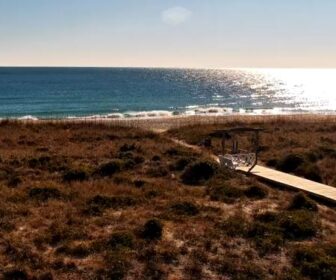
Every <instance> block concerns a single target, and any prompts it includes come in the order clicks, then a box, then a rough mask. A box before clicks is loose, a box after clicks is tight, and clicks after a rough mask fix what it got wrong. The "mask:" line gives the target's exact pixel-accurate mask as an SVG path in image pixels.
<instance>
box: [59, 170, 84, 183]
mask: <svg viewBox="0 0 336 280" xmlns="http://www.w3.org/2000/svg"><path fill="white" fill-rule="evenodd" d="M87 179H88V174H87V173H86V171H84V170H68V171H67V172H66V173H64V174H63V181H64V182H68V183H70V182H73V181H84V180H87Z"/></svg>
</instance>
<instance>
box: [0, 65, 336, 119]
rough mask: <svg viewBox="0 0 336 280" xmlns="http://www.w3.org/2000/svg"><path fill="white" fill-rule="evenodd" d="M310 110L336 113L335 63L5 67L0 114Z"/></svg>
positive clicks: (53, 115)
mask: <svg viewBox="0 0 336 280" xmlns="http://www.w3.org/2000/svg"><path fill="white" fill-rule="evenodd" d="M310 112H314V113H322V114H326V113H335V112H336V69H221V70H209V69H147V68H29V67H26V68H6V67H2V68H0V118H76V117H91V118H95V117H99V118H127V117H139V118H142V117H147V118H148V117H165V116H170V115H202V114H209V115H225V114H288V113H310Z"/></svg>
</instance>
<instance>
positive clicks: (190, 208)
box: [170, 202, 199, 216]
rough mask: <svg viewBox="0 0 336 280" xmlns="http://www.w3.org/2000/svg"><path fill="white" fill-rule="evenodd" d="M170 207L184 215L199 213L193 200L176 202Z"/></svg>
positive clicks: (178, 213) (175, 212)
mask: <svg viewBox="0 0 336 280" xmlns="http://www.w3.org/2000/svg"><path fill="white" fill-rule="evenodd" d="M170 209H171V211H172V212H173V213H174V214H176V215H182V216H196V215H197V214H198V213H199V209H198V207H197V206H196V205H195V204H193V203H191V202H179V203H175V204H173V205H172V206H171V207H170Z"/></svg>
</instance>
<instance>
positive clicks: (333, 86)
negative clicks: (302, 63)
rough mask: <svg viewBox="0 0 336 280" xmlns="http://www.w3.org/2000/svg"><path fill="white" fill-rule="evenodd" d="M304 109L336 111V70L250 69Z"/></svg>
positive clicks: (268, 84)
mask: <svg viewBox="0 0 336 280" xmlns="http://www.w3.org/2000/svg"><path fill="white" fill-rule="evenodd" d="M245 71H248V72H250V73H253V74H255V75H261V76H262V77H263V80H264V83H266V85H267V86H268V87H270V86H274V87H275V88H274V89H275V91H277V92H278V93H279V92H281V93H282V94H284V95H287V96H288V98H289V99H290V100H291V102H292V103H296V104H300V105H299V106H300V107H301V106H302V109H306V110H317V111H322V112H323V111H335V110H336V69H249V70H245Z"/></svg>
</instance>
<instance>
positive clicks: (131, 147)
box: [119, 144, 136, 152]
mask: <svg viewBox="0 0 336 280" xmlns="http://www.w3.org/2000/svg"><path fill="white" fill-rule="evenodd" d="M134 150H136V145H135V144H124V145H122V146H121V147H120V148H119V151H120V152H130V151H134Z"/></svg>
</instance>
